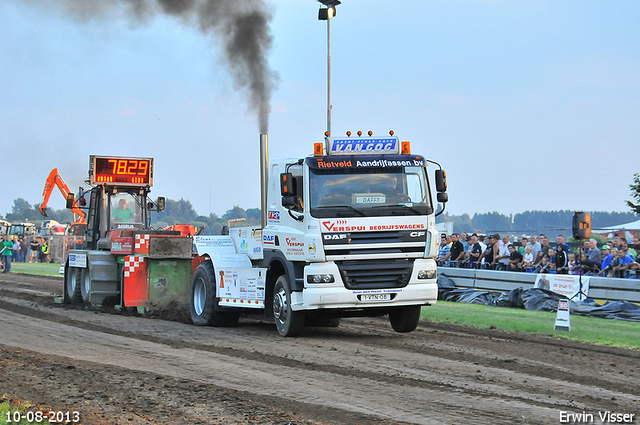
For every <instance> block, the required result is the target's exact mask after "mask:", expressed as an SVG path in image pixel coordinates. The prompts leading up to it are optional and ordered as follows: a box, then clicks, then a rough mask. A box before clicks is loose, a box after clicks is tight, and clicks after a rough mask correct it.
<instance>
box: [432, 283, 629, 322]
mask: <svg viewBox="0 0 640 425" xmlns="http://www.w3.org/2000/svg"><path fill="white" fill-rule="evenodd" d="M438 299H439V300H442V301H453V302H461V303H467V304H482V305H491V306H495V307H513V308H525V309H527V310H537V311H557V309H558V301H559V300H561V299H566V297H565V296H562V295H559V294H556V293H555V292H553V291H548V290H546V289H540V288H530V289H523V288H516V289H513V290H511V291H508V292H498V291H478V290H475V289H473V288H456V286H455V284H454V282H453V280H451V278H449V277H448V276H446V275H445V274H440V275H439V276H438ZM570 303H571V305H570V311H571V314H578V315H581V316H591V317H601V318H604V319H619V320H630V321H634V322H640V306H639V305H636V304H633V303H630V302H627V301H607V302H606V303H605V304H603V305H600V304H598V303H596V302H595V301H593V300H592V299H586V300H585V301H579V300H571V301H570Z"/></svg>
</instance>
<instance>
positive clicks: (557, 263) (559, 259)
mask: <svg viewBox="0 0 640 425" xmlns="http://www.w3.org/2000/svg"><path fill="white" fill-rule="evenodd" d="M558 242H559V243H558V246H556V255H554V256H553V257H552V258H550V259H549V263H551V268H552V269H555V271H556V273H557V274H567V273H568V272H569V257H568V255H567V254H568V252H567V251H565V250H564V245H565V244H564V242H563V241H558Z"/></svg>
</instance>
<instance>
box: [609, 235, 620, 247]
mask: <svg viewBox="0 0 640 425" xmlns="http://www.w3.org/2000/svg"><path fill="white" fill-rule="evenodd" d="M611 245H612V247H613V248H615V249H617V250H620V248H621V247H622V246H621V245H622V238H621V237H620V236H614V237H613V241H611Z"/></svg>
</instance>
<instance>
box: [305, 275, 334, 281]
mask: <svg viewBox="0 0 640 425" xmlns="http://www.w3.org/2000/svg"><path fill="white" fill-rule="evenodd" d="M335 281H336V280H335V279H334V278H333V275H332V274H326V273H322V274H310V275H307V283H333V282H335Z"/></svg>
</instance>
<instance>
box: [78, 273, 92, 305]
mask: <svg viewBox="0 0 640 425" xmlns="http://www.w3.org/2000/svg"><path fill="white" fill-rule="evenodd" d="M78 286H79V287H80V288H79V289H80V290H79V292H80V301H81V302H84V303H88V302H89V295H90V294H91V271H90V270H89V268H88V267H87V268H85V269H82V270H81V271H80V285H78Z"/></svg>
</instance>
